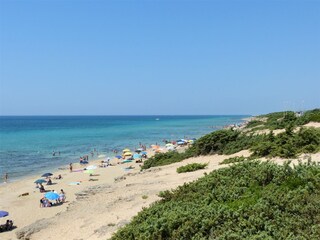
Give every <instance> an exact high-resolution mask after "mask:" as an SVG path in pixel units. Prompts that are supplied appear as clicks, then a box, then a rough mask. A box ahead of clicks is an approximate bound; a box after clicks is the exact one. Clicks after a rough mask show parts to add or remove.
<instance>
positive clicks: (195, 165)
mask: <svg viewBox="0 0 320 240" xmlns="http://www.w3.org/2000/svg"><path fill="white" fill-rule="evenodd" d="M207 166H208V163H203V164H201V163H190V164H187V165H185V166H181V167H178V168H177V173H185V172H194V171H197V170H199V169H204V168H206V167H207Z"/></svg>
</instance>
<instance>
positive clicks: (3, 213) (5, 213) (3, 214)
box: [0, 211, 9, 217]
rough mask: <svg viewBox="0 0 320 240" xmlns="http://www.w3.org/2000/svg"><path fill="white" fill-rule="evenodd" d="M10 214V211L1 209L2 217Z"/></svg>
mask: <svg viewBox="0 0 320 240" xmlns="http://www.w3.org/2000/svg"><path fill="white" fill-rule="evenodd" d="M8 215H9V213H8V212H6V211H0V217H6V216H8Z"/></svg>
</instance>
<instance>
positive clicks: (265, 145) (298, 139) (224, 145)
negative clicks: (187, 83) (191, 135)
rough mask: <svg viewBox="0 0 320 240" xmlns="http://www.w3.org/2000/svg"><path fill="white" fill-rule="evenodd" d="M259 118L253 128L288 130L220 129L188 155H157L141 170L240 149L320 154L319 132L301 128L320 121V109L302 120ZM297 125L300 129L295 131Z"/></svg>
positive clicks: (277, 116) (271, 154)
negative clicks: (277, 131)
mask: <svg viewBox="0 0 320 240" xmlns="http://www.w3.org/2000/svg"><path fill="white" fill-rule="evenodd" d="M258 118H261V119H262V120H263V121H262V120H261V121H260V120H254V121H253V124H251V126H258V127H259V126H260V127H259V129H260V128H261V127H262V128H269V129H279V128H281V129H284V130H285V131H284V132H281V133H279V134H277V135H276V134H274V133H273V131H272V130H271V131H269V133H268V134H267V133H263V134H258V133H257V131H256V130H257V129H255V128H253V129H255V130H254V131H252V132H246V131H240V130H233V129H222V130H218V131H215V132H212V133H209V134H207V135H205V136H203V137H201V138H199V139H198V140H197V141H195V143H194V144H193V145H192V146H191V147H189V148H188V149H186V151H185V152H182V153H178V152H167V153H160V154H156V155H155V156H153V157H151V158H150V159H148V160H147V161H145V162H144V164H143V166H142V169H148V168H150V167H155V166H163V165H167V164H171V163H175V162H180V161H182V160H184V159H187V158H190V157H195V156H200V155H210V154H225V155H230V154H233V153H237V152H239V151H241V150H250V151H251V153H252V155H251V156H252V157H282V158H296V157H297V156H298V155H299V154H301V153H315V152H318V151H320V129H318V128H306V127H301V126H300V125H303V124H305V123H307V122H310V121H320V109H315V110H311V111H307V112H305V113H304V115H302V116H300V117H297V116H296V115H295V113H293V112H279V113H270V114H266V115H261V116H259V117H258ZM265 119H267V120H265ZM250 123H251V122H249V123H248V126H249V125H250ZM262 123H264V125H262ZM297 126H300V127H299V128H298V130H297V131H295V128H296V127H297ZM237 160H239V159H237Z"/></svg>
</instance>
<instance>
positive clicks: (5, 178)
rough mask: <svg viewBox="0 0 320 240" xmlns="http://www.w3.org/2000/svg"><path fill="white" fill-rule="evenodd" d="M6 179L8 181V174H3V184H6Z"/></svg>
mask: <svg viewBox="0 0 320 240" xmlns="http://www.w3.org/2000/svg"><path fill="white" fill-rule="evenodd" d="M8 179H9V175H8V173H7V172H6V173H5V174H4V176H3V180H4V182H5V183H7V182H8Z"/></svg>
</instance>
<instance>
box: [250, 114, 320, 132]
mask: <svg viewBox="0 0 320 240" xmlns="http://www.w3.org/2000/svg"><path fill="white" fill-rule="evenodd" d="M309 122H320V109H313V110H309V111H306V112H304V113H303V114H302V115H297V114H296V113H295V112H292V111H285V112H275V113H269V114H265V115H261V116H258V117H256V118H255V119H254V120H252V121H250V122H249V123H248V124H247V126H246V128H247V129H252V130H261V129H269V130H276V129H283V128H286V127H287V126H288V125H291V126H292V127H297V126H302V125H304V124H307V123H309Z"/></svg>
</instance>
